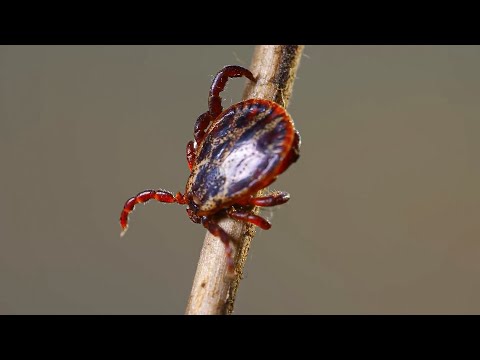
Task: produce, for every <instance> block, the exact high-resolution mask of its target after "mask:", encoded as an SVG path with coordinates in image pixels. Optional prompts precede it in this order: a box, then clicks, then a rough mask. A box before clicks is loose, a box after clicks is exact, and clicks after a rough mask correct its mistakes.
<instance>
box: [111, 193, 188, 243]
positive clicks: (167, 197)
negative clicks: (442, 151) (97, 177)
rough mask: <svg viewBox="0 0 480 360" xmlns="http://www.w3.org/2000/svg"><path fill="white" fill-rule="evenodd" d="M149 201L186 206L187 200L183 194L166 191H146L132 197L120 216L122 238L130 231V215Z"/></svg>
mask: <svg viewBox="0 0 480 360" xmlns="http://www.w3.org/2000/svg"><path fill="white" fill-rule="evenodd" d="M149 200H157V201H160V202H164V203H175V202H176V203H179V204H185V198H184V196H183V195H182V194H180V193H177V194H176V195H173V193H171V192H169V191H165V190H145V191H142V192H141V193H139V194H137V195H136V196H134V197H131V198H130V199H128V200H127V201H126V202H125V205H124V206H123V210H122V213H121V214H120V226H121V227H122V232H121V233H120V236H123V235H125V233H126V232H127V229H128V214H130V213H131V212H132V211H133V209H134V208H135V205H137V204H140V203H144V202H147V201H149Z"/></svg>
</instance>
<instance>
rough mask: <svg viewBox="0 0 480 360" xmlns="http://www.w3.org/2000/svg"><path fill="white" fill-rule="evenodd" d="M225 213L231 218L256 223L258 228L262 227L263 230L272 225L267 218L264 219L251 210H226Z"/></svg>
mask: <svg viewBox="0 0 480 360" xmlns="http://www.w3.org/2000/svg"><path fill="white" fill-rule="evenodd" d="M227 215H228V216H229V217H231V218H232V219H235V220H240V221H243V222H248V223H250V224H253V225H257V226H258V227H259V228H262V229H263V230H268V229H270V228H271V227H272V224H270V223H269V222H268V221H267V220H265V219H264V218H262V217H261V216H258V215H255V214H252V213H251V212H247V211H245V212H244V211H233V210H228V211H227Z"/></svg>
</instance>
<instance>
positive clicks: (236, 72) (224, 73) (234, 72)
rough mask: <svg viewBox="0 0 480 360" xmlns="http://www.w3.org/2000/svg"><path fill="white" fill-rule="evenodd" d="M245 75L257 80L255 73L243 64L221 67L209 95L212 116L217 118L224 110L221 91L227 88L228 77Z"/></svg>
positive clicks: (209, 108) (209, 107)
mask: <svg viewBox="0 0 480 360" xmlns="http://www.w3.org/2000/svg"><path fill="white" fill-rule="evenodd" d="M241 76H245V77H246V78H248V79H249V80H251V81H253V82H256V80H255V78H254V76H253V74H252V73H251V72H250V70H247V69H245V68H243V67H241V66H236V65H228V66H225V67H224V68H223V69H221V70H220V71H219V72H218V73H217V75H216V76H215V79H213V82H212V86H211V87H210V93H209V95H208V111H209V112H210V115H211V116H212V118H214V119H215V118H217V116H218V115H220V113H221V112H222V98H221V97H220V93H221V92H222V91H223V89H225V85H226V83H227V80H228V78H234V77H241Z"/></svg>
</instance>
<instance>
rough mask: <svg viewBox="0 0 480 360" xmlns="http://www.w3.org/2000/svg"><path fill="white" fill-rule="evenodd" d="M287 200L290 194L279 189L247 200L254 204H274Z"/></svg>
mask: <svg viewBox="0 0 480 360" xmlns="http://www.w3.org/2000/svg"><path fill="white" fill-rule="evenodd" d="M288 200H290V194H289V193H287V192H284V191H279V192H276V193H274V194H272V195H268V196H262V197H256V198H251V199H250V200H249V201H248V202H249V204H251V205H255V206H276V205H281V204H285V203H286V202H287V201H288Z"/></svg>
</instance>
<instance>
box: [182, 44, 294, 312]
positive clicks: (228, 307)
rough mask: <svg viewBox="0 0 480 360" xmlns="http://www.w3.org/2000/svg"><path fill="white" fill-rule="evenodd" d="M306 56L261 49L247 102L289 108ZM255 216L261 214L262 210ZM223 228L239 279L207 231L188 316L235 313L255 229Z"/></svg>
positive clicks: (224, 223) (289, 48) (290, 49)
mask: <svg viewBox="0 0 480 360" xmlns="http://www.w3.org/2000/svg"><path fill="white" fill-rule="evenodd" d="M302 52H303V46H302V45H259V46H257V47H256V48H255V52H254V54H253V59H252V64H251V66H250V71H252V73H253V75H254V76H255V78H256V79H257V82H256V83H255V84H253V83H251V82H249V83H248V84H247V87H246V89H245V92H244V95H243V98H244V99H251V98H260V99H267V100H272V101H275V102H277V103H279V104H280V105H283V106H284V107H287V105H288V101H289V99H290V96H291V94H292V88H293V82H294V80H295V74H296V72H297V68H298V65H299V62H300V57H301V55H302ZM264 192H265V190H263V191H260V192H259V193H258V194H257V195H260V194H262V193H264ZM255 212H256V213H258V209H255ZM219 225H220V226H221V227H222V228H223V229H224V230H225V231H226V232H227V233H228V234H230V236H231V237H232V239H233V240H234V242H235V244H236V246H235V271H236V275H235V276H234V277H233V278H231V277H229V276H228V275H227V261H226V256H225V247H224V245H223V243H222V242H221V241H220V240H219V239H218V238H216V237H215V236H213V235H211V234H210V233H209V232H208V231H207V235H206V236H205V241H204V243H203V248H202V250H201V253H200V259H199V261H198V266H197V272H196V274H195V278H194V280H193V286H192V292H191V294H190V298H189V300H188V305H187V309H186V311H185V314H186V315H224V314H231V313H232V312H233V306H234V302H235V298H236V295H237V290H238V286H239V283H240V280H241V279H242V275H243V268H244V266H245V262H246V260H247V255H248V250H249V249H250V243H251V241H252V239H253V236H254V235H255V227H254V226H253V225H250V224H245V223H241V222H237V221H234V220H232V219H227V218H224V219H222V220H221V221H220V222H219ZM274 227H275V225H273V228H274Z"/></svg>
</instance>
